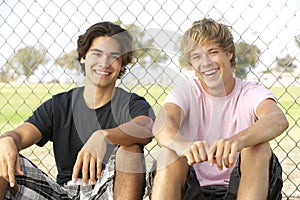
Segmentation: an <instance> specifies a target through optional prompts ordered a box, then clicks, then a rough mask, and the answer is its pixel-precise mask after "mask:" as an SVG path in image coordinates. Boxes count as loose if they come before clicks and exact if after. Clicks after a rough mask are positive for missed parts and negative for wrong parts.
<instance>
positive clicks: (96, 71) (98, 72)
mask: <svg viewBox="0 0 300 200" xmlns="http://www.w3.org/2000/svg"><path fill="white" fill-rule="evenodd" d="M94 72H95V73H96V74H99V75H109V73H108V72H104V71H99V70H94Z"/></svg>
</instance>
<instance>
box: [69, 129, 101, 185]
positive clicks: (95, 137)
mask: <svg viewBox="0 0 300 200" xmlns="http://www.w3.org/2000/svg"><path fill="white" fill-rule="evenodd" d="M106 144H107V143H106V140H105V137H104V136H103V134H102V133H101V132H100V131H96V132H94V133H93V134H92V136H91V137H90V138H89V139H88V141H87V142H86V144H85V145H84V146H83V147H82V149H81V150H80V151H79V153H78V155H77V159H76V162H75V165H74V167H73V174H72V181H73V182H76V180H77V178H78V174H79V172H80V170H81V172H82V185H83V186H87V184H88V178H89V177H88V174H89V172H90V183H91V184H95V183H96V178H97V179H98V178H100V176H101V171H102V160H103V158H104V155H105V153H106Z"/></svg>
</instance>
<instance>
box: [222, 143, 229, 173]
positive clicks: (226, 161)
mask: <svg viewBox="0 0 300 200" xmlns="http://www.w3.org/2000/svg"><path fill="white" fill-rule="evenodd" d="M230 152H231V143H230V142H229V141H226V142H225V145H224V151H223V163H224V165H225V167H227V168H228V167H230V165H229V154H230Z"/></svg>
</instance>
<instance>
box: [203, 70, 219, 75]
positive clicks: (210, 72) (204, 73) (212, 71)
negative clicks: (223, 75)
mask: <svg viewBox="0 0 300 200" xmlns="http://www.w3.org/2000/svg"><path fill="white" fill-rule="evenodd" d="M217 72H218V69H213V70H209V71H206V72H202V74H203V75H205V76H213V75H214V74H215V73H217Z"/></svg>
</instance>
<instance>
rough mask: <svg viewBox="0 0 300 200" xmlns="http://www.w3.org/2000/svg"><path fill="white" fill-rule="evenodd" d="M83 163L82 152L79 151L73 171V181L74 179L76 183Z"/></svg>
mask: <svg viewBox="0 0 300 200" xmlns="http://www.w3.org/2000/svg"><path fill="white" fill-rule="evenodd" d="M82 164H83V160H82V153H81V152H79V153H78V155H77V159H76V162H75V164H74V167H73V173H72V181H73V183H75V182H76V181H77V179H78V174H79V172H80V169H81V167H82Z"/></svg>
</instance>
